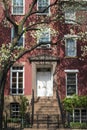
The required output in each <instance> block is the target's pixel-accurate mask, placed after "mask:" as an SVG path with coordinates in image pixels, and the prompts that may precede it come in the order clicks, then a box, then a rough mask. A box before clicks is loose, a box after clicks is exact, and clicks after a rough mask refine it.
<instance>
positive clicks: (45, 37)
mask: <svg viewBox="0 0 87 130" xmlns="http://www.w3.org/2000/svg"><path fill="white" fill-rule="evenodd" d="M43 31H44V32H42V34H41V37H40V39H39V42H40V43H41V42H43V43H44V42H49V41H50V31H49V29H48V30H43Z"/></svg>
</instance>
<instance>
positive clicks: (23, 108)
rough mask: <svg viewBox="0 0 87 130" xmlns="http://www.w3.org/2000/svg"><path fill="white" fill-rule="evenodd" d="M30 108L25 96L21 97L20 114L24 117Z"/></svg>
mask: <svg viewBox="0 0 87 130" xmlns="http://www.w3.org/2000/svg"><path fill="white" fill-rule="evenodd" d="M27 106H28V99H27V98H26V97H24V96H20V114H21V117H24V115H25V113H26V110H27Z"/></svg>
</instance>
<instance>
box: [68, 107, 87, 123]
mask: <svg viewBox="0 0 87 130" xmlns="http://www.w3.org/2000/svg"><path fill="white" fill-rule="evenodd" d="M75 110H79V113H80V115H79V122H80V123H82V114H81V112H82V110H86V117H87V109H86V108H75V109H73V111H72V116H71V117H72V119H73V122H76V121H75Z"/></svg>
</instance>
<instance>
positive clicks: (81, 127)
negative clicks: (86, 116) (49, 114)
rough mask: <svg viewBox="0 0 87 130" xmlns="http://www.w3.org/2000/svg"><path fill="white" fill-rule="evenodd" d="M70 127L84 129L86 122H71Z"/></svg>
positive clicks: (86, 126)
mask: <svg viewBox="0 0 87 130" xmlns="http://www.w3.org/2000/svg"><path fill="white" fill-rule="evenodd" d="M70 128H75V129H85V128H87V123H80V122H71V123H70Z"/></svg>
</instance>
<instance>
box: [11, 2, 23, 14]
mask: <svg viewBox="0 0 87 130" xmlns="http://www.w3.org/2000/svg"><path fill="white" fill-rule="evenodd" d="M13 1H14V0H12V15H24V14H25V0H23V13H18V12H17V13H14V12H13V6H14V4H13ZM15 6H16V7H17V5H15ZM18 7H19V6H18Z"/></svg>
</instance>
